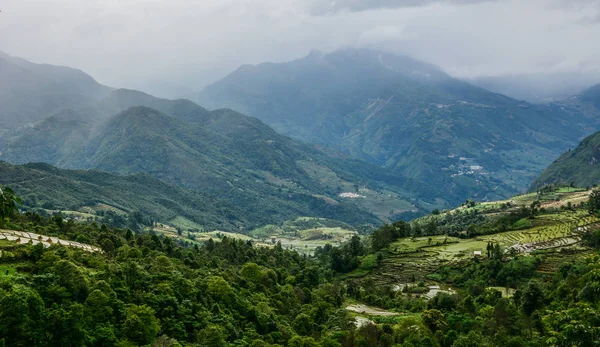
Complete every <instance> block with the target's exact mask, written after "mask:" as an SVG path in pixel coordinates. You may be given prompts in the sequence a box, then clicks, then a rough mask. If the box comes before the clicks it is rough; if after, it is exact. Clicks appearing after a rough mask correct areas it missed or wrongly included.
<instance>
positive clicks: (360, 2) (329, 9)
mask: <svg viewBox="0 0 600 347" xmlns="http://www.w3.org/2000/svg"><path fill="white" fill-rule="evenodd" d="M491 1H500V0H333V1H331V0H324V1H317V2H316V3H315V4H314V5H313V7H312V13H313V14H315V15H327V14H328V15H331V14H335V13H338V12H343V11H349V12H361V11H368V10H377V9H395V8H405V7H421V6H427V5H431V4H434V3H443V4H450V5H469V4H477V3H484V2H491Z"/></svg>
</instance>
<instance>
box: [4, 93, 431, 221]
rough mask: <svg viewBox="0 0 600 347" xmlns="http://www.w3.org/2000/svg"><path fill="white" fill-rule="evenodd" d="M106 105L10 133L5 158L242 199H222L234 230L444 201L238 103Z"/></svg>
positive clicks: (380, 215) (387, 213)
mask: <svg viewBox="0 0 600 347" xmlns="http://www.w3.org/2000/svg"><path fill="white" fill-rule="evenodd" d="M131 105H133V106H134V107H131ZM136 105H151V106H153V107H156V108H157V109H159V110H160V111H159V110H157V109H151V108H148V107H141V106H136ZM98 107H99V108H100V109H102V110H103V112H120V113H118V114H117V115H114V116H113V117H111V118H109V119H108V120H107V121H106V122H105V123H103V124H100V125H98V124H95V123H94V122H88V121H80V120H77V117H78V116H77V115H78V114H79V113H82V112H84V111H69V112H67V114H59V115H55V116H52V117H50V118H48V119H46V120H44V121H42V122H40V123H38V124H36V125H34V126H32V127H26V128H23V129H21V130H19V131H15V132H12V133H10V134H9V135H7V136H5V137H3V138H2V141H0V152H1V154H0V155H1V156H0V158H1V159H3V160H5V161H8V162H11V163H15V164H25V163H28V162H44V163H49V164H52V165H57V166H59V167H62V168H77V169H95V170H102V171H107V172H111V173H114V174H120V175H131V174H147V175H149V176H152V177H154V178H157V179H160V180H162V181H164V182H166V183H168V184H171V185H173V186H178V187H180V188H184V189H187V190H192V191H194V192H199V193H201V194H202V195H204V196H209V197H210V199H215V200H217V201H220V202H223V203H224V204H226V205H229V206H235V209H237V210H239V211H241V212H243V217H242V216H237V217H236V216H235V212H232V213H231V214H232V216H228V213H229V211H228V210H232V209H234V208H233V207H223V208H221V209H220V211H219V216H218V217H217V218H219V219H221V220H222V222H223V223H224V224H230V225H225V226H224V228H227V229H229V230H233V229H231V226H232V225H231V224H237V226H238V227H240V223H236V222H235V221H230V220H235V219H238V220H239V219H244V220H245V222H244V225H245V227H246V228H254V227H257V226H260V225H266V224H273V223H276V224H277V223H282V222H283V221H285V220H290V219H295V218H297V217H301V216H316V217H324V218H329V219H336V220H341V221H343V222H346V223H349V224H352V225H360V224H372V225H378V224H381V223H382V222H388V221H390V220H392V219H395V218H398V217H399V216H403V215H404V214H408V215H409V216H410V215H413V214H415V213H422V212H423V211H425V210H428V209H429V206H431V204H432V203H433V201H435V200H434V199H435V194H433V193H432V191H431V188H430V187H429V186H428V185H427V184H425V183H423V182H420V181H418V180H415V179H406V178H403V177H402V176H399V175H397V174H394V173H392V172H391V171H389V170H385V169H382V168H380V167H377V166H376V165H373V164H368V163H365V162H360V161H357V160H351V159H345V158H339V157H337V156H333V155H328V154H325V153H324V152H322V151H319V150H317V149H314V148H312V147H311V146H308V145H303V144H300V143H297V142H294V141H293V140H291V139H289V138H287V137H285V136H281V135H279V134H277V133H276V132H274V131H273V130H272V129H271V128H269V127H268V126H266V125H265V124H263V123H261V122H260V121H259V120H257V119H255V118H250V117H247V116H244V115H242V114H239V113H236V112H234V111H231V110H216V111H207V110H205V109H203V108H202V107H200V106H198V105H196V104H194V103H192V102H189V101H183V100H177V101H170V100H163V99H158V98H154V97H152V96H150V95H147V94H143V93H139V92H135V91H127V90H117V91H114V92H112V93H111V94H110V95H109V96H108V97H107V99H106V100H103V101H101V102H100V106H98ZM123 107H125V108H123ZM127 107H129V108H127ZM111 115H112V114H111ZM72 118H76V120H72ZM79 118H81V117H79ZM92 130H93V131H92ZM307 163H311V165H312V166H311V165H307ZM313 167H316V168H319V170H318V171H315V170H312V168H313ZM321 175H325V177H326V176H327V175H333V176H335V180H329V181H328V180H324V179H323V177H322V176H321ZM355 187H360V189H361V190H362V191H364V192H365V194H366V198H365V199H347V198H343V197H340V195H339V194H340V193H343V192H354V191H355V190H356V189H358V188H355ZM15 188H18V187H16V186H15ZM64 190H65V191H69V190H70V188H69V187H65V188H64ZM22 194H23V196H25V194H24V193H22ZM409 199H410V200H414V201H413V202H408V200H409ZM61 200H63V201H66V200H67V199H61ZM196 204H197V205H201V204H204V201H202V200H199V201H197V202H196ZM163 205H168V204H163ZM70 209H71V210H73V209H72V208H70ZM179 215H181V216H182V217H184V218H186V219H188V220H191V221H192V222H194V223H197V224H199V225H202V226H205V225H206V224H208V223H207V221H204V220H202V219H201V218H197V217H194V218H190V217H193V216H190V214H189V213H187V214H179ZM177 216H178V215H173V214H164V215H161V220H162V221H164V222H169V221H171V220H173V219H174V218H176V217H177ZM232 217H233V218H232ZM206 228H208V229H210V228H212V227H211V226H208V227H206Z"/></svg>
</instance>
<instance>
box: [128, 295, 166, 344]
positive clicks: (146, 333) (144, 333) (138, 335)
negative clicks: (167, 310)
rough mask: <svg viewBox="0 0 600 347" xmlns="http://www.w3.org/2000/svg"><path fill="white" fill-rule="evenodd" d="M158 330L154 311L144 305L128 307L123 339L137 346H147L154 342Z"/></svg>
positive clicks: (158, 326)
mask: <svg viewBox="0 0 600 347" xmlns="http://www.w3.org/2000/svg"><path fill="white" fill-rule="evenodd" d="M159 330H160V325H159V323H158V319H157V318H156V317H155V316H154V310H153V309H152V308H150V307H148V306H146V305H142V306H137V305H130V306H129V307H128V308H127V315H126V318H125V322H124V323H123V334H124V335H125V337H126V338H127V339H128V340H130V341H132V342H135V343H137V344H140V345H147V344H150V343H152V342H153V341H154V339H155V338H156V334H158V331H159Z"/></svg>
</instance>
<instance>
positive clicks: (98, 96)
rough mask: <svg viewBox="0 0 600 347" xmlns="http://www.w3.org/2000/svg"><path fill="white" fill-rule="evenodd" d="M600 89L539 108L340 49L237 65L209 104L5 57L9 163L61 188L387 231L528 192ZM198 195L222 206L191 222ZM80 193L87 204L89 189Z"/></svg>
mask: <svg viewBox="0 0 600 347" xmlns="http://www.w3.org/2000/svg"><path fill="white" fill-rule="evenodd" d="M597 96H598V91H597V89H595V88H591V89H589V90H587V91H585V92H584V93H581V94H580V95H577V96H575V97H573V98H569V99H567V100H564V101H562V102H560V103H552V104H549V105H532V104H528V103H526V102H523V101H517V100H515V99H511V98H509V97H506V96H503V95H500V94H496V93H493V92H490V91H487V90H485V89H482V88H480V87H476V86H473V85H471V84H469V83H466V82H463V81H459V80H457V79H454V78H452V77H451V76H449V75H447V74H446V73H444V72H443V71H441V70H440V69H439V68H437V67H435V66H433V65H430V64H427V63H424V62H420V61H416V60H413V59H411V58H408V57H402V56H396V55H392V54H387V53H382V52H376V51H371V50H358V49H346V50H340V51H336V52H333V53H330V54H322V53H319V52H312V53H311V54H310V55H309V56H307V57H305V58H303V59H299V60H296V61H293V62H289V63H282V64H271V63H266V64H260V65H257V66H248V65H247V66H242V67H240V68H239V69H238V70H236V71H235V72H233V73H232V74H230V75H229V76H226V77H225V78H224V79H222V80H221V81H218V82H216V83H215V84H213V85H211V86H208V87H207V88H206V89H205V90H204V91H203V92H202V93H201V94H200V95H198V98H197V99H198V100H199V102H200V103H201V104H202V105H205V106H206V107H207V108H205V107H202V106H199V105H198V104H196V103H195V102H193V101H190V100H186V99H178V100H168V99H161V98H156V97H154V96H152V95H149V94H146V93H143V92H140V91H135V90H127V89H114V88H110V87H106V86H103V85H101V84H99V83H97V82H96V81H95V80H94V79H93V78H92V77H90V76H89V75H87V74H85V73H83V72H81V71H79V70H76V69H70V68H65V67H56V66H51V65H43V64H33V63H30V62H27V61H25V60H23V59H20V58H14V57H10V56H8V55H5V54H1V55H0V98H2V100H3V101H5V102H6V105H7V107H6V108H3V110H2V111H0V129H1V131H0V160H3V161H6V162H8V163H12V164H17V165H24V164H27V163H32V162H39V163H47V164H50V165H54V166H56V167H57V168H51V169H49V168H48V167H44V168H45V169H44V170H41V171H44V172H45V174H47V173H48V172H51V173H53V174H56V175H57V176H58V177H64V176H65V175H66V176H68V179H62V178H61V179H60V180H58V181H60V182H63V183H64V184H65V185H66V188H65V191H69V189H68V186H69V185H74V183H72V182H76V181H77V180H81V181H84V182H87V183H88V184H94V185H95V186H96V187H101V186H102V184H103V183H102V180H101V179H99V177H103V179H106V180H107V182H111V181H115V182H120V183H119V184H120V185H119V187H127V185H126V184H125V183H124V181H123V180H125V181H127V180H128V179H130V177H132V176H130V175H146V176H144V177H145V179H147V180H150V179H152V180H159V181H158V182H161V184H166V185H167V186H168V187H174V188H173V189H176V190H175V191H174V193H173V194H175V195H174V196H182V198H181V201H186V203H180V204H176V205H177V206H176V208H173V209H170V210H169V212H164V211H163V213H162V214H163V217H164V218H167V219H168V220H169V219H173V218H175V217H173V214H174V213H175V212H174V211H179V212H180V213H181V214H182V215H181V216H185V217H184V218H189V219H191V220H193V221H194V222H196V223H199V224H201V225H203V226H205V227H211V228H212V227H214V225H217V224H219V223H220V225H222V227H223V228H224V229H227V230H244V229H245V228H250V227H256V226H260V225H265V224H272V223H281V222H283V221H284V220H288V219H291V218H297V217H300V216H315V217H323V218H330V219H337V220H341V221H344V222H346V223H350V224H352V225H361V224H379V223H382V222H387V221H391V220H394V219H398V218H405V219H406V218H410V217H412V216H414V215H418V214H422V213H425V212H427V211H431V210H433V209H435V208H445V207H449V206H452V205H456V204H458V203H460V202H462V201H464V200H465V199H468V198H476V199H480V200H486V199H494V198H504V197H507V196H510V195H512V194H514V193H516V192H519V191H523V190H525V189H526V188H527V187H528V186H529V185H530V183H531V181H532V180H533V179H534V177H535V176H536V175H537V174H538V173H539V172H541V171H542V170H543V169H544V168H545V167H546V166H547V164H549V163H551V162H552V160H553V159H555V158H556V157H557V156H558V155H559V154H560V153H562V152H564V150H565V149H567V148H572V147H574V146H575V145H576V144H577V143H578V141H579V140H580V139H581V138H582V137H583V136H584V135H586V134H589V133H591V132H592V131H594V130H596V127H597V119H598V117H597V115H598V108H597V105H598V104H597ZM31 100H35V102H31ZM233 109H235V110H238V111H241V112H243V113H247V114H249V115H250V116H246V115H244V114H242V113H239V112H237V111H234V110H233ZM565 129H568V131H565ZM6 165H8V164H6ZM35 165H42V164H35ZM17 167H18V168H20V170H31V169H32V167H29V166H17ZM33 169H35V170H38V171H39V170H40V167H37V166H35V167H33ZM64 169H69V170H82V169H83V170H93V172H94V173H96V172H100V171H102V172H104V175H106V176H102V175H100V174H91V176H92V177H93V178H94V180H91V179H89V178H85V179H84V178H81V177H83V176H78V175H81V173H82V172H85V171H63V170H64ZM96 170H100V171H96ZM72 172H78V174H77V175H75V176H74V174H72ZM28 174H31V175H33V173H28ZM36 174H38V173H36ZM135 177H137V176H135ZM86 180H87V181H86ZM0 183H3V182H0ZM157 184H158V183H156V182H154V181H152V183H151V184H150V185H151V186H152V185H157ZM129 187H130V189H136V188H135V187H136V186H135V185H133V184H132V185H129ZM21 189H24V188H21ZM161 189H163V191H164V189H166V188H164V187H162V188H161ZM71 193H72V192H71ZM103 194H104V193H103ZM58 195H60V194H58ZM102 196H105V198H104V199H105V200H106V202H105V203H107V204H110V202H109V201H114V197H108V195H106V194H105V195H102ZM190 196H196V197H197V198H190ZM147 197H148V198H147V199H150V200H152V201H154V202H157V201H159V200H158V199H159V197H158V196H157V195H152V194H148V195H147ZM98 199H100V198H98ZM170 199H171V201H175V200H178V199H177V198H175V197H172V198H170ZM194 199H195V200H196V201H202V203H205V202H206V201H208V200H214V204H213V203H210V204H208V205H207V207H206V208H207V209H209V210H210V211H211V212H210V213H209V212H207V213H204V214H201V215H197V214H194V213H191V212H190V206H196V204H192V203H190V201H192V200H194ZM42 200H44V201H50V200H51V199H50V200H49V199H47V198H45V199H42ZM67 200H68V199H67ZM71 200H72V201H77V203H73V205H81V196H80V195H76V194H75V196H74V197H73V198H72V199H71ZM29 201H35V199H29ZM50 203H56V201H54V202H52V201H51V202H50ZM125 205H127V206H129V207H128V209H129V210H130V211H133V210H139V209H142V207H139V206H137V205H136V204H133V203H131V202H128V203H127V204H125ZM214 206H218V207H214ZM143 208H146V209H148V210H153V211H155V212H154V213H157V212H156V211H158V210H157V209H156V206H154V205H153V206H152V207H143ZM230 211H232V212H230ZM159 214H160V213H159ZM155 215H158V214H155ZM208 216H209V217H208Z"/></svg>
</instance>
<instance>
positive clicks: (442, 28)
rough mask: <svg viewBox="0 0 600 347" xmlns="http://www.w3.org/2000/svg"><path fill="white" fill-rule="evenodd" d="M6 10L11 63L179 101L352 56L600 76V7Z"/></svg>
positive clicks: (380, 4)
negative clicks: (71, 72) (259, 70)
mask: <svg viewBox="0 0 600 347" xmlns="http://www.w3.org/2000/svg"><path fill="white" fill-rule="evenodd" d="M0 9H1V10H2V13H0V50H2V51H4V52H6V53H8V54H10V55H14V56H20V57H23V58H26V59H28V60H31V61H33V62H38V63H41V62H43V63H51V64H57V65H67V66H72V67H76V68H80V69H82V70H84V71H86V72H88V73H89V74H91V75H92V76H94V77H95V78H96V79H97V80H98V81H100V82H102V83H104V84H107V85H110V86H117V87H131V88H140V89H145V90H149V89H152V88H158V89H161V88H162V89H164V90H170V91H171V92H172V93H174V94H178V95H184V94H186V93H191V92H192V91H197V90H200V89H201V88H202V87H203V86H204V85H206V84H207V83H210V82H212V81H214V80H216V79H218V78H220V77H222V76H223V75H225V74H226V73H228V72H230V71H232V70H234V69H235V68H237V67H238V66H239V65H241V64H257V63H261V62H265V61H271V62H281V61H288V60H293V59H296V58H300V57H302V56H304V55H306V54H308V52H309V51H310V50H311V49H319V50H323V51H331V50H334V49H336V48H340V47H348V46H357V47H371V48H377V49H382V50H386V51H391V52H395V53H400V54H406V55H410V56H412V57H414V58H417V59H422V60H425V61H428V62H431V63H434V64H436V65H438V66H440V67H441V68H442V69H444V70H445V71H446V72H448V73H450V74H451V75H454V76H457V77H461V78H474V77H480V76H501V75H513V76H518V75H528V74H538V75H539V74H560V75H561V76H564V74H571V73H572V74H573V76H574V77H573V78H577V77H576V76H578V75H579V76H581V75H582V74H584V75H587V76H596V75H598V76H600V45H597V40H598V37H600V2H599V1H591V0H575V1H573V0H554V1H552V0H547V1H542V0H527V1H522V0H519V1H501V0H497V1H492V0H488V1H483V0H479V1H477V0H454V1H417V0H373V1H359V0H338V1H335V0H210V1H205V0H201V1H185V0H168V1H167V0H70V1H69V0H43V1H42V0H37V1H33V0H0ZM598 82H600V77H599V81H598ZM150 91H151V90H150Z"/></svg>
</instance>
